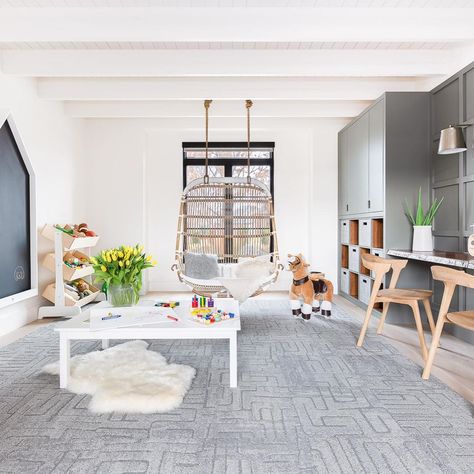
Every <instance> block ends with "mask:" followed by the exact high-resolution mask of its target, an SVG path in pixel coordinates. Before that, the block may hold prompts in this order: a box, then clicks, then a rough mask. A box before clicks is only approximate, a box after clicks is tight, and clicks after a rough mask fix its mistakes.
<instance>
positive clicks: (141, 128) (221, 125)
mask: <svg viewBox="0 0 474 474" xmlns="http://www.w3.org/2000/svg"><path fill="white" fill-rule="evenodd" d="M346 123H347V120H344V119H256V120H254V121H253V126H252V140H255V141H275V144H276V145H275V211H276V219H277V226H278V235H279V245H280V254H281V255H282V257H283V258H284V257H285V256H286V254H287V253H288V252H302V253H303V254H305V255H306V256H307V257H308V259H309V260H310V261H311V263H312V266H313V268H315V269H317V270H320V271H324V272H325V273H326V274H327V276H328V277H329V278H331V279H332V281H333V282H334V283H335V284H337V131H338V130H340V129H341V128H342V127H343V126H344V125H345V124H346ZM244 126H245V123H244V122H243V121H242V120H237V119H219V120H218V123H215V122H214V123H212V121H211V131H210V139H211V140H213V141H226V140H242V141H244V140H245V129H244ZM84 136H85V138H86V139H85V141H84V144H85V147H86V148H85V157H86V159H87V160H88V164H87V169H88V170H89V180H88V189H89V190H90V192H89V193H88V194H87V200H86V209H87V220H88V221H89V222H90V224H91V225H92V226H93V227H94V228H95V229H97V230H98V232H99V233H100V234H101V242H100V247H108V246H115V245H119V244H122V243H126V244H133V243H136V242H141V243H144V244H145V245H146V247H147V249H149V251H150V252H151V253H153V254H154V255H155V257H156V258H157V260H158V266H157V267H156V268H155V269H153V270H149V271H148V277H149V282H148V283H149V289H151V290H164V291H172V290H180V289H184V287H183V286H181V285H180V284H179V283H178V281H177V279H176V276H175V275H174V274H173V273H172V272H171V271H170V266H171V264H172V263H173V258H174V249H175V237H176V224H177V215H178V206H179V199H180V195H181V190H182V150H181V144H182V142H183V141H196V140H198V141H201V140H202V138H203V131H202V121H201V120H195V119H166V120H163V119H90V120H87V121H86V124H85V130H84ZM289 277H290V275H289V274H287V273H285V275H284V276H283V277H282V278H281V279H280V282H279V284H278V285H277V286H276V287H275V288H277V289H278V288H279V289H286V288H287V287H288V284H289V279H290V278H289Z"/></svg>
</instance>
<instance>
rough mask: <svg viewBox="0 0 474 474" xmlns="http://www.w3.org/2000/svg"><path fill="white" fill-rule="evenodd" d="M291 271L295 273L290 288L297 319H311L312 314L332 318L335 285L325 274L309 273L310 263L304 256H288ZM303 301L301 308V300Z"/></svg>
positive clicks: (293, 310) (291, 301)
mask: <svg viewBox="0 0 474 474" xmlns="http://www.w3.org/2000/svg"><path fill="white" fill-rule="evenodd" d="M288 266H289V270H290V271H291V272H293V282H292V284H291V288H290V306H291V310H292V312H293V315H294V316H295V317H299V316H300V315H301V317H302V318H303V319H306V320H308V319H310V318H311V312H313V313H319V311H320V310H321V314H322V316H325V317H326V318H328V317H329V316H331V309H332V297H333V291H334V288H333V285H332V283H331V281H330V280H327V279H326V278H324V274H323V273H319V272H311V273H310V272H309V270H308V267H309V263H306V262H305V260H304V257H303V255H301V254H298V255H291V254H288ZM301 298H302V299H303V306H301V301H300V299H301Z"/></svg>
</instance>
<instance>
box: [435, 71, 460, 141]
mask: <svg viewBox="0 0 474 474" xmlns="http://www.w3.org/2000/svg"><path fill="white" fill-rule="evenodd" d="M456 123H459V79H455V80H453V81H452V82H450V83H449V84H447V85H446V86H445V87H443V88H442V89H440V90H439V91H437V92H435V93H434V94H433V132H434V133H439V131H440V130H442V129H443V128H446V127H448V126H449V125H454V124H456Z"/></svg>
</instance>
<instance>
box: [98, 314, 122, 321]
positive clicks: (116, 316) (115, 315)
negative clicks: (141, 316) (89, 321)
mask: <svg viewBox="0 0 474 474" xmlns="http://www.w3.org/2000/svg"><path fill="white" fill-rule="evenodd" d="M121 317H122V315H121V314H109V315H108V316H104V317H103V318H101V319H102V321H108V320H109V319H118V318H121Z"/></svg>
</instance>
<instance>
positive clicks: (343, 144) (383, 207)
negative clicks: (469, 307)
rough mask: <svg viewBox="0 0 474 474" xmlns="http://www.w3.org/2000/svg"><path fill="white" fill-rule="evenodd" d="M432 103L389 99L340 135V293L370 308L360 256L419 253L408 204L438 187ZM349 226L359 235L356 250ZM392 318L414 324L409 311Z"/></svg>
mask: <svg viewBox="0 0 474 474" xmlns="http://www.w3.org/2000/svg"><path fill="white" fill-rule="evenodd" d="M429 96H430V94H429V93H428V92H386V93H385V94H384V95H383V96H382V97H380V98H379V99H377V100H376V101H375V102H374V104H373V105H371V106H370V107H369V108H368V109H366V110H365V111H364V112H362V113H361V114H360V115H359V116H358V117H357V118H355V119H354V120H353V121H352V122H351V123H350V124H348V125H347V126H346V127H344V129H343V130H341V131H340V132H339V147H340V148H339V199H340V200H342V201H340V202H339V217H340V223H341V226H340V229H341V235H340V238H339V242H340V251H339V255H340V257H339V258H340V260H339V261H340V282H341V286H340V288H341V291H342V294H343V295H344V296H345V297H347V298H350V299H351V301H354V302H357V303H358V304H361V305H362V306H364V305H365V304H366V303H367V294H368V293H367V292H368V291H369V288H370V284H371V279H373V276H372V275H370V272H369V271H368V270H367V269H365V268H364V267H363V266H361V265H360V256H361V255H363V254H364V253H367V252H369V251H371V252H373V253H376V252H377V253H380V254H382V255H384V254H385V253H386V252H387V250H388V249H406V248H410V247H411V241H412V226H411V225H410V223H409V222H408V220H407V218H406V216H405V213H404V209H403V202H404V200H405V198H407V199H408V200H409V201H410V202H414V200H415V198H416V195H417V192H418V188H419V187H420V186H421V187H422V188H423V189H424V191H425V194H426V192H427V191H428V189H429V187H430V171H429V170H430V166H429V160H430V147H429V145H430V140H429V138H430V123H429V122H430V120H429V119H430V103H429V102H430V100H429ZM473 194H474V191H473ZM448 208H449V206H446V209H448ZM473 212H474V211H473ZM344 223H349V228H350V229H352V230H353V232H350V239H349V245H348V244H347V235H345V234H344V228H345V227H344ZM343 234H344V235H343ZM353 237H354V238H353ZM347 256H348V257H349V258H347ZM411 267H413V265H410V268H411ZM415 270H416V269H415ZM347 271H349V282H347ZM411 273H412V270H410V271H406V272H405V273H404V275H406V276H407V277H410V275H411ZM407 281H408V283H407V284H408V285H410V284H411V281H409V278H408V280H407ZM348 283H349V289H347V286H348V285H347V284H348ZM400 283H401V287H403V284H404V281H401V282H400ZM390 311H391V313H390V317H391V318H393V319H394V320H398V321H399V322H408V321H411V320H410V319H409V318H411V319H412V316H411V315H410V314H409V313H408V312H407V313H406V314H405V313H403V311H404V310H403V311H402V312H400V314H399V313H398V312H397V313H396V314H395V310H392V309H391V310H390ZM397 311H398V310H397Z"/></svg>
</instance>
